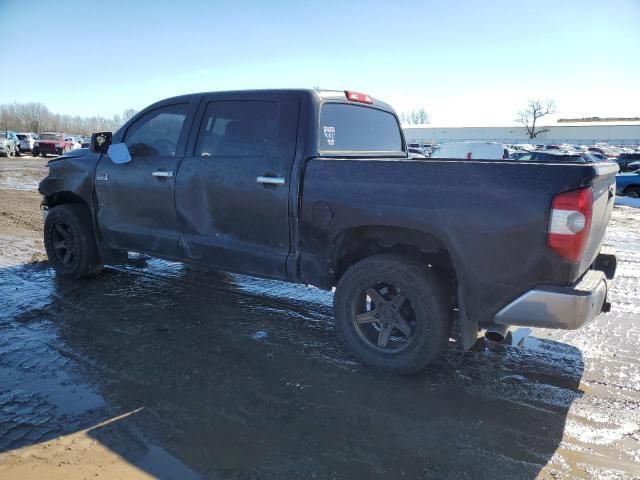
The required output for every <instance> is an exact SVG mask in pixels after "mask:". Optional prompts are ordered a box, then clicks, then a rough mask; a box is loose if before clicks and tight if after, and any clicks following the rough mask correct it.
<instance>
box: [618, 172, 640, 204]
mask: <svg viewBox="0 0 640 480" xmlns="http://www.w3.org/2000/svg"><path fill="white" fill-rule="evenodd" d="M616 192H617V193H618V195H625V196H627V197H631V198H640V170H636V171H635V172H627V173H619V174H618V175H616Z"/></svg>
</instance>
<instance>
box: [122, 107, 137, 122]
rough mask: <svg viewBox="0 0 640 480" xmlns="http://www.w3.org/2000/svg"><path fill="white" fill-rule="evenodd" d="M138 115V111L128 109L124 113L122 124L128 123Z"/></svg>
mask: <svg viewBox="0 0 640 480" xmlns="http://www.w3.org/2000/svg"><path fill="white" fill-rule="evenodd" d="M136 113H138V111H137V110H135V109H133V108H127V109H126V110H125V111H124V112H122V123H126V122H128V121H129V120H130V119H131V118H132V117H133V116H134V115H135V114H136Z"/></svg>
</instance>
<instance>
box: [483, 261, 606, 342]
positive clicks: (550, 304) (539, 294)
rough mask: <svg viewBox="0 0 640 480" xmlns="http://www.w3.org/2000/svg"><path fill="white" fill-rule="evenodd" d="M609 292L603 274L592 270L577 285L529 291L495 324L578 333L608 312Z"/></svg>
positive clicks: (501, 311) (509, 306) (507, 309)
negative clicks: (602, 313)
mask: <svg viewBox="0 0 640 480" xmlns="http://www.w3.org/2000/svg"><path fill="white" fill-rule="evenodd" d="M607 290H608V283H607V279H606V276H605V274H604V272H602V271H599V270H589V271H588V272H587V273H586V274H585V275H584V276H583V277H582V278H581V279H580V281H579V282H578V283H576V284H575V285H570V286H543V287H539V288H536V289H533V290H529V291H528V292H526V293H524V294H523V295H521V296H520V297H518V298H516V299H515V300H514V301H513V302H511V303H510V304H509V305H507V306H506V307H504V308H503V309H502V310H500V311H499V312H498V313H497V314H496V317H495V323H498V324H501V325H519V326H523V327H540V328H560V329H565V330H575V329H577V328H580V327H581V326H582V325H584V324H586V323H588V322H590V321H591V320H593V319H594V318H596V317H597V316H598V315H599V314H600V312H603V311H608V310H609V308H610V304H609V303H608V302H607Z"/></svg>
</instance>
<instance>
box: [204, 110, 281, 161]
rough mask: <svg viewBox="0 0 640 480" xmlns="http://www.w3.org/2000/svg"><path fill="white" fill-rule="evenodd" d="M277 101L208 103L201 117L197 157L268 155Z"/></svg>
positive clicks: (275, 128) (274, 133)
mask: <svg viewBox="0 0 640 480" xmlns="http://www.w3.org/2000/svg"><path fill="white" fill-rule="evenodd" d="M278 121H279V107H278V103H277V102H274V101H262V100H217V101H213V102H209V104H208V105H207V108H206V110H205V112H204V116H203V117H202V123H201V125H200V132H199V133H198V141H197V143H196V150H195V156H196V157H216V156H225V157H230V156H237V157H248V156H255V157H257V156H265V155H270V154H271V152H272V151H273V149H274V146H275V144H276V140H277V133H278Z"/></svg>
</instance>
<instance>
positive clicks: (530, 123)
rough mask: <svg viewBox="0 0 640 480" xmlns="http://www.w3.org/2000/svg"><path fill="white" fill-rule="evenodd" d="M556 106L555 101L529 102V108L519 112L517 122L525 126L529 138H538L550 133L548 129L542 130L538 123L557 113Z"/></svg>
mask: <svg viewBox="0 0 640 480" xmlns="http://www.w3.org/2000/svg"><path fill="white" fill-rule="evenodd" d="M555 111H556V104H555V102H554V101H553V100H547V101H546V102H544V103H543V102H542V101H541V100H529V103H527V107H526V108H524V109H523V110H520V111H519V112H518V116H517V117H516V122H518V123H521V124H522V125H524V128H525V129H526V130H527V135H529V138H536V137H537V136H538V135H540V134H542V133H545V132H548V131H549V129H548V128H540V127H538V126H537V125H536V122H537V121H538V120H540V119H541V118H542V117H544V116H546V115H550V114H553V113H555Z"/></svg>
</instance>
